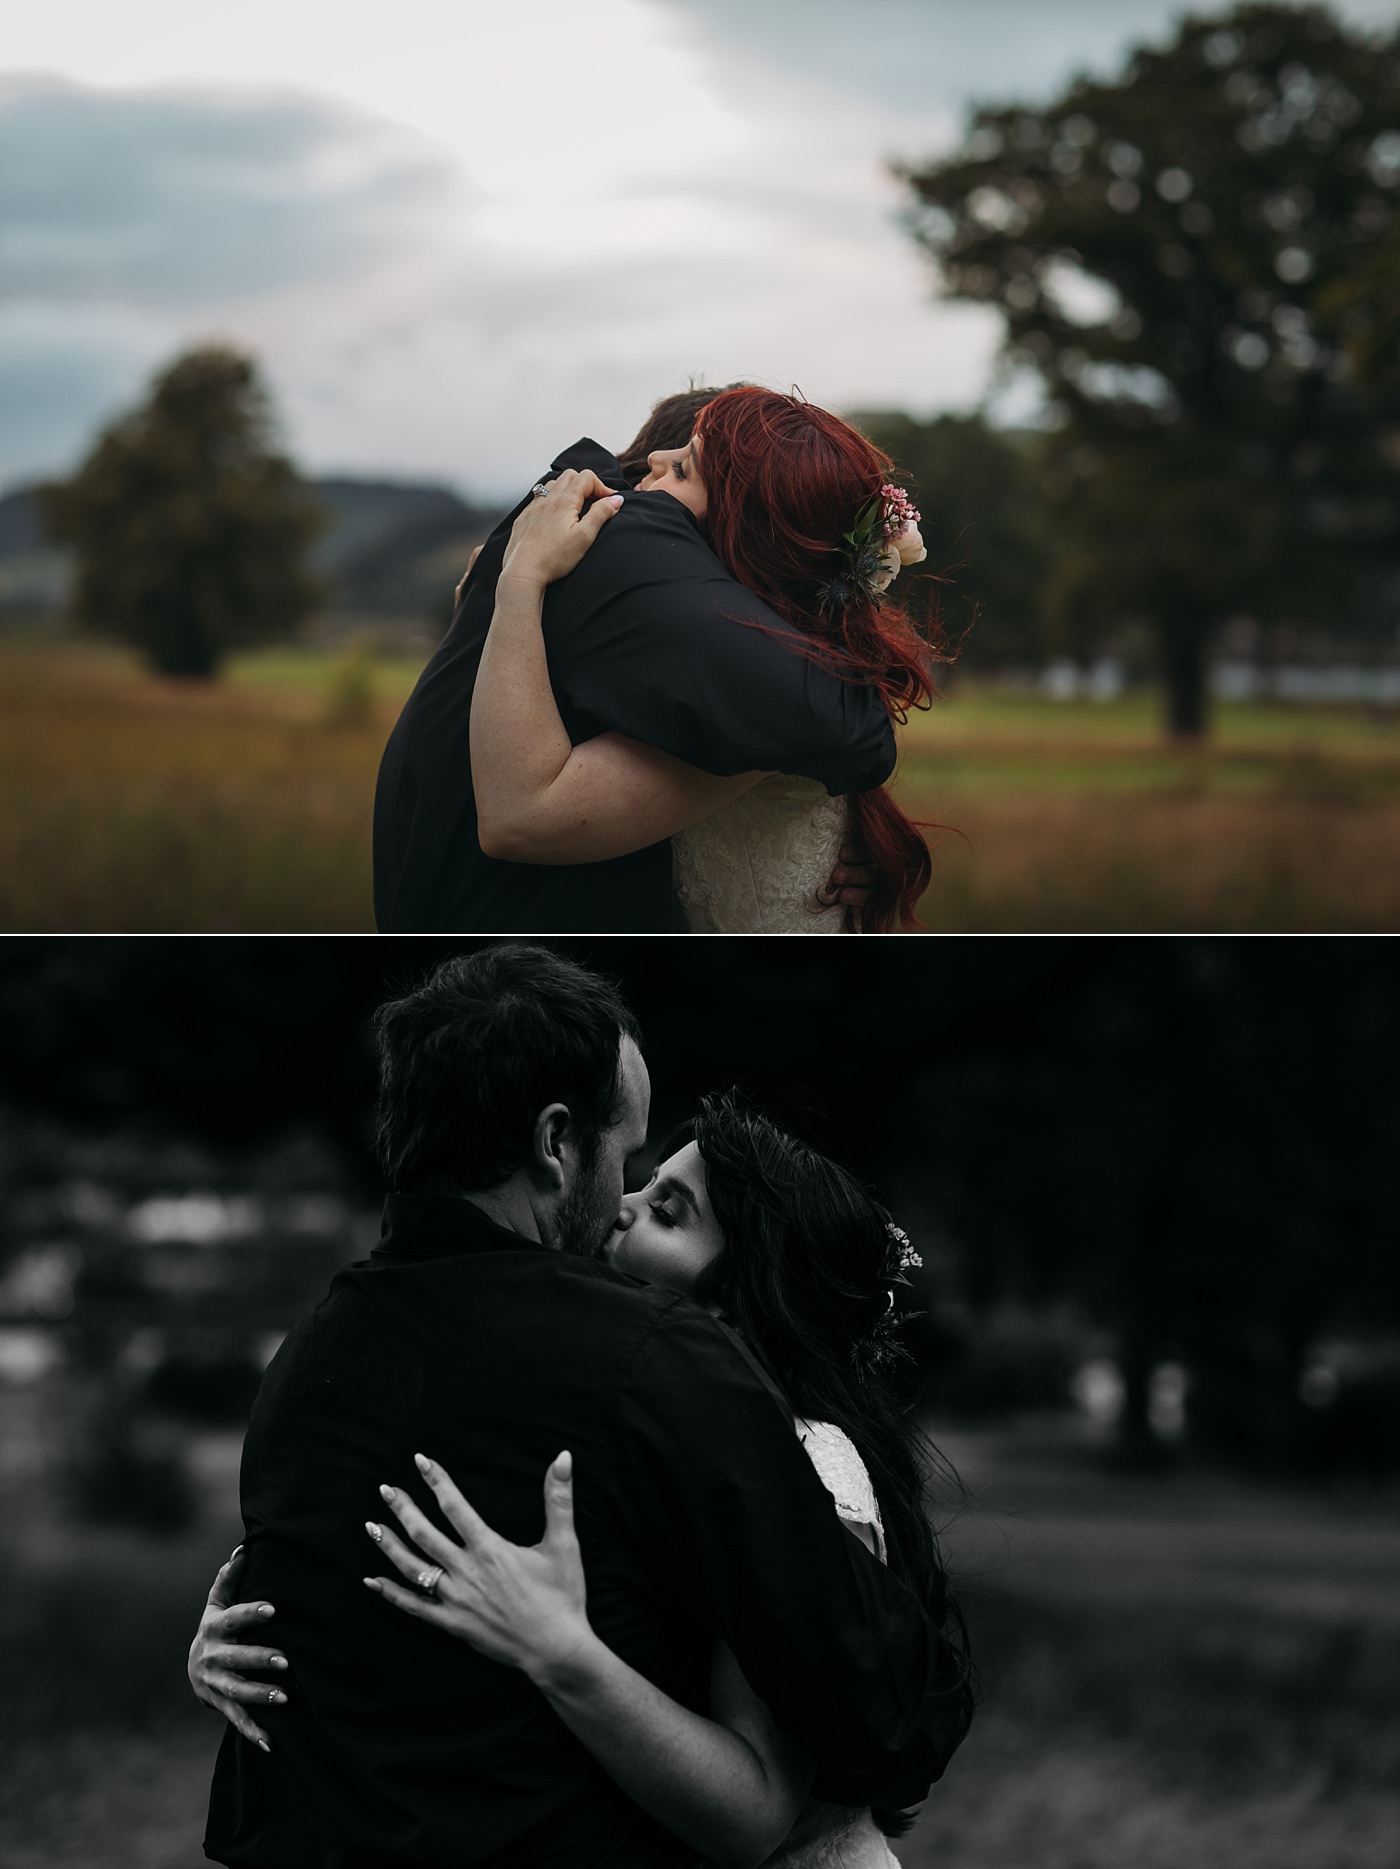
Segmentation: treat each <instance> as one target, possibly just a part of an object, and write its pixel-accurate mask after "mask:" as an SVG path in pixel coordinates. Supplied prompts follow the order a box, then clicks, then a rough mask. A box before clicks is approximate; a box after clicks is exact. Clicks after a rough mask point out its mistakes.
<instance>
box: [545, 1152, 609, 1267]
mask: <svg viewBox="0 0 1400 1869" xmlns="http://www.w3.org/2000/svg"><path fill="white" fill-rule="evenodd" d="M601 1166H602V1164H601V1162H594V1163H592V1164H591V1166H590V1167H589V1168H588V1169H587V1170H586V1171H584V1172H582V1173H580V1175H579V1178H578V1180H577V1181H576V1182H575V1183H574V1185H573V1187H572V1188H570V1190H569V1192H568V1193H567V1194H566V1195H565V1196H564V1198H563V1200H562V1201H561V1202H560V1203H559V1206H558V1208H557V1210H556V1211H555V1215H554V1242H553V1243H554V1246H555V1247H556V1249H557V1250H558V1251H559V1252H567V1253H573V1254H574V1255H575V1256H576V1257H577V1258H580V1259H598V1258H601V1256H602V1252H603V1247H604V1246H605V1245H606V1244H607V1240H608V1235H609V1234H610V1233H611V1232H612V1229H613V1222H614V1221H615V1220H616V1219H617V1210H616V1208H615V1207H610V1206H609V1205H608V1202H607V1196H606V1191H605V1189H604V1188H603V1185H602V1174H601V1172H600V1170H601Z"/></svg>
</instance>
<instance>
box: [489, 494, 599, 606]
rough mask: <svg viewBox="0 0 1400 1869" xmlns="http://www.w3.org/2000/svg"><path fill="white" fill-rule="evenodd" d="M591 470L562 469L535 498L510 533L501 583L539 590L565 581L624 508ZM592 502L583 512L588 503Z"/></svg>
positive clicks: (502, 567)
mask: <svg viewBox="0 0 1400 1869" xmlns="http://www.w3.org/2000/svg"><path fill="white" fill-rule="evenodd" d="M622 497H623V496H622V495H621V494H620V493H614V492H613V490H612V488H611V487H607V486H604V484H603V482H602V481H601V480H599V478H598V476H597V475H596V474H595V473H594V472H593V471H592V470H591V469H590V468H582V469H576V468H572V467H566V468H565V470H564V472H563V473H562V474H561V475H560V476H559V478H558V479H557V480H551V481H550V482H549V483H548V485H547V487H546V489H545V491H544V492H543V493H542V494H537V495H536V496H535V498H534V499H533V500H531V502H530V504H529V505H528V506H527V507H526V508H525V510H524V511H523V512H522V513H521V514H520V516H519V517H518V518H517V520H516V522H515V524H514V525H513V526H512V527H511V529H510V543H509V544H508V545H507V546H506V555H505V559H504V561H503V562H502V565H501V579H502V581H505V580H511V581H513V582H519V583H526V584H530V585H533V586H535V587H536V588H538V589H541V590H542V589H543V588H544V586H545V585H546V584H553V583H554V582H555V580H556V579H558V578H562V577H567V576H568V574H569V572H571V571H572V570H573V568H574V566H575V565H576V564H578V562H579V560H580V559H581V558H582V557H583V555H584V553H585V552H586V551H587V550H588V548H589V546H590V545H592V543H593V541H594V539H596V538H597V536H598V534H599V533H600V532H601V531H602V529H603V527H604V526H605V525H606V524H607V522H608V521H609V520H610V519H611V518H612V516H613V514H614V513H615V512H616V511H617V509H618V507H619V506H621V504H622ZM590 500H591V501H592V502H593V504H592V505H591V506H589V508H588V511H587V512H584V510H583V509H584V506H585V505H586V504H587V502H588V501H590Z"/></svg>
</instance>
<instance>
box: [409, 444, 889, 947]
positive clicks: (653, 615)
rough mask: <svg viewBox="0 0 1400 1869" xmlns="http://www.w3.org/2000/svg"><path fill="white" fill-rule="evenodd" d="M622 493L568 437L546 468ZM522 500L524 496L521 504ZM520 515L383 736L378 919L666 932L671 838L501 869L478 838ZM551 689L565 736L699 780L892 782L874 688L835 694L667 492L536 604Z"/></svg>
mask: <svg viewBox="0 0 1400 1869" xmlns="http://www.w3.org/2000/svg"><path fill="white" fill-rule="evenodd" d="M565 467H577V468H583V467H591V468H592V469H593V470H594V472H595V473H596V474H597V475H598V476H599V478H600V479H602V480H604V481H605V482H607V484H608V485H609V486H613V487H617V488H619V489H623V488H626V487H627V485H628V483H627V481H626V479H625V478H624V477H623V474H622V471H621V469H620V468H619V467H618V464H617V462H616V460H615V459H614V458H613V456H612V455H610V454H608V453H607V452H606V451H605V450H604V449H602V448H600V447H599V446H598V444H597V443H596V442H592V441H580V442H577V443H576V444H575V445H574V446H573V447H572V448H569V449H568V450H566V452H565V453H563V454H561V455H560V456H559V458H558V459H557V460H556V461H555V462H554V464H553V468H552V469H551V471H552V472H557V471H558V470H560V469H561V468H565ZM524 504H525V502H524V501H522V502H521V506H523V505H524ZM519 511H520V506H517V507H516V508H515V510H514V511H513V512H512V513H510V514H509V515H508V516H507V517H506V518H505V519H504V520H502V522H501V524H500V525H499V526H497V528H496V530H495V531H494V532H493V533H492V535H491V537H490V539H488V541H487V542H486V545H485V546H484V547H483V549H482V553H481V557H480V558H479V559H478V561H477V563H476V566H475V568H474V570H473V571H472V575H471V577H470V578H469V580H468V582H467V586H466V589H465V591H464V592H463V594H462V602H461V604H460V605H459V606H458V609H457V614H456V616H455V617H454V618H453V622H452V627H451V628H450V629H449V631H448V632H447V635H446V636H445V637H444V638H443V640H442V642H441V643H440V644H439V646H438V648H437V650H436V652H435V653H434V655H433V657H432V659H431V660H430V661H429V663H428V665H427V667H426V668H425V669H424V670H423V673H422V675H421V676H420V677H419V680H418V684H417V686H416V687H415V688H414V690H413V693H412V694H411V695H410V696H409V698H408V701H407V703H406V704H405V706H404V710H403V713H402V714H401V715H400V716H399V720H398V724H397V725H396V726H395V728H394V731H393V733H392V734H391V735H390V737H389V743H388V745H387V747H386V748H385V750H384V757H383V760H382V762H381V764H380V768H379V785H378V790H377V792H376V794H375V804H374V913H375V919H376V921H377V922H378V925H379V928H380V930H381V931H382V932H384V933H393V934H430V933H431V934H445V933H455V934H468V933H477V934H511V933H514V934H522V933H526V934H528V933H536V934H598V933H618V934H643V933H656V932H665V931H668V930H672V929H674V928H675V927H676V926H677V925H678V924H677V919H676V909H675V902H674V896H673V892H672V887H671V849H670V844H669V842H662V843H658V844H652V845H650V846H649V847H647V848H646V849H644V850H637V851H633V852H632V853H631V854H630V855H628V856H625V857H614V858H611V859H609V860H608V861H606V862H603V863H587V864H567V865H553V864H524V863H507V862H503V861H500V860H499V859H496V858H492V857H487V856H484V855H483V854H482V850H481V845H480V843H479V842H478V840H477V830H476V804H475V799H474V797H473V794H472V779H471V761H470V757H469V754H468V745H467V726H468V718H469V715H470V712H471V697H472V689H473V687H474V686H475V683H476V672H477V668H478V665H479V663H480V661H481V651H482V647H483V645H484V643H485V641H486V632H487V630H488V629H489V628H490V625H491V613H492V611H493V609H494V607H495V592H496V579H497V577H498V575H499V573H500V568H501V560H502V559H503V558H504V556H505V549H506V543H507V541H508V539H509V537H510V529H511V525H512V524H513V523H514V520H515V516H516V513H518V512H519ZM544 632H545V642H546V647H547V651H548V656H549V676H550V682H551V685H552V686H553V689H554V694H555V698H556V700H557V701H558V704H559V712H560V715H561V717H562V719H563V722H564V726H565V728H566V729H567V731H568V734H569V738H570V739H571V740H572V741H573V742H574V744H575V745H578V744H579V743H580V742H581V741H584V740H590V739H593V738H595V737H596V736H597V735H598V734H600V733H606V732H608V731H614V732H618V733H625V734H628V735H629V736H630V737H631V738H633V739H636V740H642V741H644V742H645V743H646V744H647V745H648V746H655V747H659V748H660V749H661V750H662V751H663V752H667V753H671V754H674V755H675V757H676V758H678V759H684V760H686V761H688V762H689V763H690V764H691V765H693V766H699V767H700V768H701V769H702V770H703V771H706V772H713V773H720V774H729V773H735V772H754V771H763V772H769V771H779V772H792V773H801V774H805V775H807V776H808V777H811V778H815V779H818V780H820V781H821V783H822V784H823V785H825V786H826V788H827V790H828V791H829V792H832V793H833V794H835V793H847V792H858V791H866V790H869V789H870V788H871V787H872V786H876V785H880V784H882V783H883V782H884V780H885V779H887V778H888V777H889V774H890V771H891V770H892V768H893V765H894V737H893V733H892V730H891V727H890V722H889V717H888V715H887V714H886V711H885V708H884V705H883V703H882V702H881V701H880V698H879V696H878V695H877V694H876V693H875V691H874V690H873V689H872V688H870V687H868V686H864V685H861V684H859V683H854V682H846V681H841V680H839V679H838V678H837V677H836V676H834V675H832V674H829V673H828V672H827V671H826V670H824V669H822V668H820V667H818V665H817V664H816V663H815V662H813V661H812V659H811V657H810V656H809V655H807V654H805V653H804V652H803V650H802V648H801V646H800V644H801V638H800V636H799V635H798V632H797V631H796V630H794V629H793V628H792V627H791V626H790V625H789V624H786V623H784V622H783V621H782V620H781V619H780V618H779V617H778V616H776V615H775V614H774V612H773V611H771V610H770V609H769V608H768V607H767V605H766V604H763V603H761V602H760V601H759V599H758V598H757V597H755V596H754V595H753V593H752V592H751V591H748V590H746V589H745V588H744V586H743V585H742V584H737V583H735V581H734V580H733V579H732V578H731V577H730V576H729V575H728V573H727V572H726V571H725V570H724V568H723V566H722V565H721V564H720V562H719V560H718V559H717V558H716V557H715V555H714V552H713V551H712V550H711V549H710V546H709V544H708V542H707V540H706V537H705V532H704V528H703V527H702V526H701V524H700V523H699V521H698V520H696V519H695V517H694V516H693V515H692V514H691V513H690V512H689V511H688V510H687V508H685V507H684V506H682V505H681V503H680V501H679V500H676V499H673V498H672V496H671V495H670V494H669V493H633V492H631V491H630V490H629V491H628V495H627V498H626V500H625V501H624V503H623V505H622V507H621V509H620V511H619V512H618V513H617V514H616V515H615V516H614V517H613V518H612V519H610V520H609V521H608V523H607V525H606V526H604V528H603V530H602V532H601V533H600V534H599V536H598V540H597V542H596V544H594V545H593V546H592V547H591V549H590V550H589V552H588V554H587V556H586V557H585V558H584V559H583V561H582V563H581V564H579V566H578V567H577V568H576V569H575V570H574V571H572V572H571V573H570V574H569V576H568V577H566V578H562V579H560V581H559V582H558V583H557V584H552V585H551V586H550V588H549V590H548V591H547V593H546V595H545V603H544Z"/></svg>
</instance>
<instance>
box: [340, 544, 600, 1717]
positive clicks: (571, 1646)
mask: <svg viewBox="0 0 1400 1869" xmlns="http://www.w3.org/2000/svg"><path fill="white" fill-rule="evenodd" d="M517 523H518V522H517ZM414 1460H415V1461H416V1463H417V1466H418V1470H419V1472H420V1473H421V1474H422V1475H423V1477H424V1479H425V1480H426V1481H427V1482H428V1484H429V1486H431V1487H432V1489H433V1493H434V1495H435V1496H436V1498H437V1502H438V1504H439V1505H440V1506H441V1507H442V1512H443V1516H444V1518H446V1520H447V1522H448V1524H449V1525H451V1526H452V1528H453V1530H454V1531H455V1532H457V1533H458V1534H459V1535H460V1537H461V1539H462V1543H461V1544H454V1543H453V1541H452V1539H450V1538H448V1537H447V1536H446V1535H445V1534H444V1533H442V1532H440V1531H438V1530H437V1529H436V1527H434V1526H433V1525H430V1524H429V1522H428V1520H427V1519H426V1518H425V1517H424V1516H423V1514H422V1513H421V1512H420V1511H419V1510H418V1508H417V1506H415V1505H414V1503H413V1501H412V1500H411V1499H410V1498H408V1496H407V1495H406V1494H405V1493H402V1492H400V1491H399V1490H398V1488H397V1487H393V1486H381V1487H380V1489H379V1492H380V1496H381V1497H382V1499H383V1500H384V1502H385V1504H386V1505H388V1506H390V1507H392V1509H393V1512H394V1516H395V1517H396V1518H397V1519H398V1521H399V1524H400V1525H401V1526H402V1527H403V1529H404V1533H405V1535H406V1537H407V1538H408V1539H410V1540H411V1543H408V1544H405V1543H404V1542H403V1540H402V1539H400V1538H398V1537H397V1536H396V1535H395V1534H394V1533H393V1532H392V1531H390V1530H389V1528H388V1527H387V1526H385V1525H377V1524H375V1523H373V1522H369V1523H367V1524H366V1526H365V1530H366V1531H367V1532H368V1533H369V1535H370V1537H371V1538H372V1539H373V1540H374V1542H375V1543H376V1544H377V1545H378V1546H379V1548H380V1550H381V1551H383V1552H384V1554H385V1556H386V1557H388V1559H389V1560H390V1562H391V1563H392V1564H393V1565H394V1566H395V1568H396V1569H397V1570H399V1571H400V1572H401V1573H402V1574H403V1575H404V1576H405V1577H407V1578H409V1579H410V1581H412V1582H413V1583H414V1584H416V1585H417V1586H418V1587H417V1588H416V1589H411V1590H409V1589H405V1588H404V1586H403V1585H402V1584H399V1583H394V1582H392V1581H391V1580H390V1579H389V1578H387V1577H366V1578H365V1585H366V1587H367V1588H368V1589H370V1590H376V1591H378V1592H379V1594H380V1595H381V1596H384V1597H387V1598H388V1600H389V1602H391V1603H393V1604H394V1605H395V1606H396V1607H397V1608H399V1609H401V1610H405V1611H406V1612H407V1613H408V1614H409V1615H410V1616H417V1617H418V1619H419V1620H420V1621H421V1622H431V1623H433V1624H435V1625H436V1627H437V1628H439V1629H445V1630H446V1631H447V1632H448V1634H449V1635H456V1636H460V1637H461V1638H462V1640H463V1641H464V1642H470V1643H471V1645H472V1647H473V1648H475V1649H479V1650H480V1652H481V1653H482V1654H483V1655H485V1656H486V1657H487V1658H488V1659H489V1660H491V1661H499V1662H504V1663H505V1664H506V1665H507V1666H508V1667H512V1668H521V1669H523V1670H524V1672H525V1673H526V1674H528V1675H529V1676H530V1678H531V1679H532V1680H533V1681H535V1682H536V1683H537V1684H538V1683H542V1682H544V1681H547V1680H548V1679H549V1678H550V1677H551V1676H553V1675H554V1674H556V1673H558V1672H560V1671H564V1670H567V1669H568V1667H569V1665H570V1663H571V1662H573V1661H575V1660H576V1659H577V1657H578V1656H579V1655H580V1654H581V1653H582V1652H583V1651H584V1650H585V1649H586V1648H587V1647H588V1646H589V1645H590V1644H591V1643H592V1642H593V1641H594V1636H593V1630H592V1628H591V1626H590V1624H589V1621H588V1612H587V1607H586V1592H585V1587H584V1578H583V1562H582V1559H581V1558H580V1556H579V1548H578V1538H577V1537H576V1535H575V1532H574V1484H573V1456H572V1455H570V1454H567V1453H563V1454H560V1455H559V1456H558V1458H557V1459H556V1460H555V1461H554V1462H553V1464H552V1465H551V1466H550V1468H549V1470H548V1471H547V1472H546V1474H545V1477H544V1516H545V1527H544V1537H543V1539H542V1540H541V1541H540V1543H539V1544H537V1545H528V1546H527V1545H513V1544H511V1543H510V1542H509V1540H508V1539H505V1538H501V1537H498V1535H497V1534H496V1533H495V1532H493V1531H492V1529H491V1527H490V1526H489V1525H488V1524H487V1523H486V1521H485V1520H484V1519H483V1518H481V1517H480V1516H479V1514H478V1513H476V1512H474V1511H473V1510H472V1508H471V1506H469V1505H468V1504H467V1502H466V1500H465V1499H464V1498H463V1497H462V1495H461V1493H460V1492H459V1491H458V1490H457V1488H456V1486H454V1485H453V1483H452V1481H451V1480H450V1479H449V1478H448V1476H447V1474H446V1473H444V1472H443V1470H442V1468H441V1467H439V1466H437V1465H436V1464H435V1463H434V1462H433V1461H431V1460H429V1459H427V1458H426V1456H425V1455H423V1454H415V1455H414ZM434 1570H437V1571H440V1573H441V1574H440V1575H439V1576H437V1577H436V1579H434V1578H433V1577H432V1575H431V1573H432V1572H433V1571H434ZM425 1577H426V1578H428V1580H429V1582H430V1583H431V1584H432V1588H431V1591H430V1592H429V1593H427V1594H425V1593H424V1590H423V1585H422V1579H424V1578H425Z"/></svg>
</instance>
